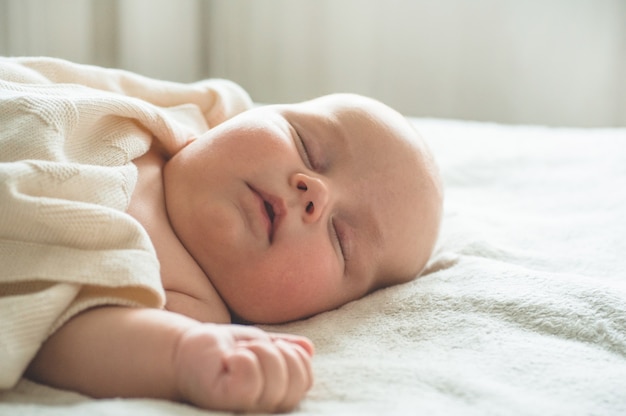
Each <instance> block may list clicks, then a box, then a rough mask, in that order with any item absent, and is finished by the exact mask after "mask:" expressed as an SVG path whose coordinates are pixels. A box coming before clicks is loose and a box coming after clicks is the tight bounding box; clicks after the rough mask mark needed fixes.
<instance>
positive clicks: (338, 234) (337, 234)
mask: <svg viewBox="0 0 626 416" xmlns="http://www.w3.org/2000/svg"><path fill="white" fill-rule="evenodd" d="M332 226H333V234H334V237H335V239H336V240H337V244H339V251H341V256H342V257H343V261H344V263H347V262H348V256H346V251H345V250H344V243H343V238H341V232H339V231H337V226H336V225H335V221H334V220H332Z"/></svg>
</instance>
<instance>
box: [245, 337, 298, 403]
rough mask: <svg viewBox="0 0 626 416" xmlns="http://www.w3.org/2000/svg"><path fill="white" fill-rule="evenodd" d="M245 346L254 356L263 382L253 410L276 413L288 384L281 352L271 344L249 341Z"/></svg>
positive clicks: (285, 365) (285, 366) (287, 373)
mask: <svg viewBox="0 0 626 416" xmlns="http://www.w3.org/2000/svg"><path fill="white" fill-rule="evenodd" d="M246 344H247V345H246V346H247V348H248V349H249V350H250V351H252V352H253V353H254V354H255V355H256V358H257V360H258V362H259V365H260V368H261V371H262V374H263V380H264V383H263V389H262V392H261V395H260V396H259V398H258V401H257V405H258V407H257V408H256V409H255V410H259V411H269V412H273V411H276V409H277V408H278V406H279V405H280V404H281V403H282V401H283V398H284V397H285V394H286V392H287V389H288V382H289V370H288V368H287V363H286V362H285V358H284V357H283V354H282V351H281V350H280V349H279V348H278V347H277V346H276V345H275V344H274V343H271V342H259V341H249V342H246Z"/></svg>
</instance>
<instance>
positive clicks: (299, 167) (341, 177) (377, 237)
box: [164, 94, 442, 323]
mask: <svg viewBox="0 0 626 416" xmlns="http://www.w3.org/2000/svg"><path fill="white" fill-rule="evenodd" d="M164 183H165V189H166V203H167V209H168V214H169V216H170V221H171V223H172V226H173V227H174V229H175V231H176V233H177V235H178V237H179V239H180V240H181V241H182V243H183V244H184V245H185V247H186V248H187V250H188V251H189V252H190V253H191V255H192V256H193V257H194V259H195V260H196V261H197V262H198V264H199V265H200V266H201V267H202V269H203V270H204V272H205V273H206V274H207V276H208V277H209V279H210V280H211V283H212V284H213V286H214V287H215V289H216V290H217V291H218V292H219V294H220V296H221V297H222V299H223V300H224V302H225V303H226V304H227V305H228V307H229V308H230V309H231V311H232V313H233V315H235V316H236V317H239V318H240V319H243V320H246V321H250V322H254V323H276V322H285V321H290V320H294V319H299V318H304V317H307V316H310V315H313V314H316V313H319V312H322V311H326V310H330V309H333V308H336V307H338V306H340V305H342V304H345V303H347V302H349V301H351V300H354V299H357V298H360V297H362V296H364V295H365V294H367V293H370V292H372V291H374V290H376V289H378V288H381V287H385V286H389V285H392V284H396V283H402V282H406V281H408V280H411V279H412V278H414V277H415V276H417V275H418V274H419V273H420V271H421V270H422V269H423V267H424V266H425V264H426V262H427V260H428V258H429V256H430V254H431V252H432V249H433V246H434V244H435V240H436V238H437V234H438V230H439V224H440V219H441V211H442V187H441V183H440V179H439V176H438V171H437V168H436V166H435V163H434V161H433V159H432V157H431V154H430V152H429V151H428V149H427V148H426V146H425V144H424V142H423V140H422V138H421V137H420V135H419V134H418V133H417V132H416V131H415V129H414V128H413V127H412V126H411V124H410V123H409V122H408V121H407V120H406V119H405V118H404V117H403V116H402V115H400V114H399V113H397V112H396V111H394V110H392V109H391V108H389V107H387V106H385V105H384V104H382V103H380V102H378V101H375V100H372V99H369V98H365V97H361V96H356V95H349V94H336V95H330V96H324V97H321V98H318V99H314V100H311V101H306V102H303V103H299V104H291V105H275V106H264V107H259V108H255V109H252V110H249V111H247V112H245V113H242V114H240V115H238V116H236V117H234V118H232V119H230V120H228V121H226V122H224V123H223V124H221V125H219V126H217V127H215V128H214V129H211V130H209V131H208V132H207V133H206V134H204V135H203V136H201V137H200V138H198V139H197V140H195V141H193V142H192V143H191V144H189V145H187V146H186V147H185V148H184V149H182V150H181V151H180V152H179V153H177V154H176V155H175V156H174V157H173V158H172V159H171V160H170V161H169V162H168V163H167V165H166V168H165V174H164Z"/></svg>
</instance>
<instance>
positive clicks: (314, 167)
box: [293, 127, 317, 171]
mask: <svg viewBox="0 0 626 416" xmlns="http://www.w3.org/2000/svg"><path fill="white" fill-rule="evenodd" d="M293 129H294V131H295V132H296V136H298V141H299V142H300V146H299V147H300V148H301V150H302V154H303V156H304V159H305V161H306V162H307V164H308V165H309V167H310V168H311V170H314V171H317V164H316V163H315V160H314V159H313V158H312V157H311V153H310V152H309V150H308V149H307V147H306V143H305V142H304V139H303V138H302V136H301V135H300V132H299V131H298V130H297V129H296V128H295V127H294V128H293Z"/></svg>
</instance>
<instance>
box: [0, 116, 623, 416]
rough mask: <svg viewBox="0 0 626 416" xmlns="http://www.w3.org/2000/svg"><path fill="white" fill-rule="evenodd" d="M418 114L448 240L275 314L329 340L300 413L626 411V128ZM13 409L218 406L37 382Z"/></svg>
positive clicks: (186, 415) (68, 414)
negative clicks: (395, 281)
mask: <svg viewBox="0 0 626 416" xmlns="http://www.w3.org/2000/svg"><path fill="white" fill-rule="evenodd" d="M412 121H413V122H414V123H415V125H416V126H417V127H418V129H419V130H420V131H421V132H422V133H423V135H424V136H425V137H426V139H427V141H428V143H429V144H430V146H431V148H432V150H433V152H434V153H435V155H436V157H437V159H438V161H439V164H440V167H441V170H442V173H443V177H444V181H445V186H446V200H445V216H444V223H443V229H442V233H441V237H440V241H439V243H438V245H437V248H436V251H435V253H434V255H433V257H432V259H431V261H430V263H429V264H428V266H427V268H426V270H425V272H424V273H423V275H422V276H421V277H419V278H418V279H416V280H414V281H412V282H410V283H408V284H404V285H400V286H396V287H392V288H388V289H385V290H381V291H379V292H376V293H374V294H372V295H370V296H368V297H366V298H364V299H361V300H358V301H356V302H352V303H350V304H347V305H345V306H343V307H341V308H339V309H338V310H334V311H330V312H327V313H323V314H321V315H318V316H315V317H313V318H310V319H308V320H306V321H301V322H295V323H290V324H286V325H280V326H266V327H265V328H266V329H268V330H270V331H285V332H292V333H297V334H303V335H306V336H308V337H310V338H311V339H312V340H313V341H314V342H315V344H316V356H315V359H314V368H315V373H316V382H315V386H314V388H313V389H312V390H311V391H310V393H309V394H308V396H307V398H306V399H305V400H304V401H303V402H302V403H301V405H300V407H299V408H298V409H297V410H296V411H295V412H294V414H295V415H351V414H354V415H378V414H387V415H389V414H393V415H396V414H398V415H408V414H426V415H508V414H515V415H518V414H520V415H551V414H568V415H583V414H584V415H591V414H596V415H620V414H626V128H606V129H578V128H547V127H541V126H513V125H501V124H493V123H484V122H469V121H460V120H442V119H424V118H413V119H412ZM0 414H3V415H27V416H53V415H63V416H73V415H84V414H90V415H96V414H97V415H103V416H108V415H111V416H112V415H115V416H122V415H133V416H134V415H142V414H150V415H153V416H173V415H177V416H191V415H208V414H214V413H212V412H205V411H201V410H199V409H196V408H194V407H191V406H187V405H184V404H178V403H170V402H166V401H158V400H122V399H112V400H92V399H89V398H87V397H83V396H80V395H78V394H75V393H71V392H65V391H60V390H55V389H51V388H48V387H46V386H42V385H38V384H35V383H32V382H30V381H27V380H22V381H20V382H19V384H18V385H17V387H16V388H15V389H13V390H12V391H10V392H5V393H2V394H1V395H0ZM216 414H217V413H216Z"/></svg>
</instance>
